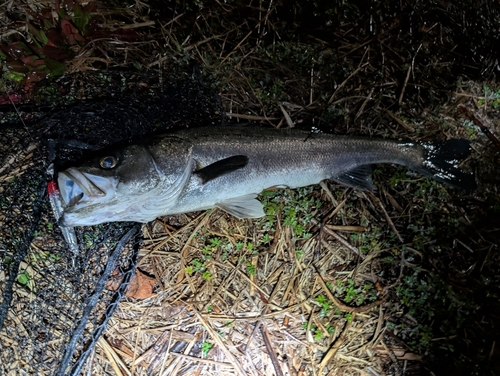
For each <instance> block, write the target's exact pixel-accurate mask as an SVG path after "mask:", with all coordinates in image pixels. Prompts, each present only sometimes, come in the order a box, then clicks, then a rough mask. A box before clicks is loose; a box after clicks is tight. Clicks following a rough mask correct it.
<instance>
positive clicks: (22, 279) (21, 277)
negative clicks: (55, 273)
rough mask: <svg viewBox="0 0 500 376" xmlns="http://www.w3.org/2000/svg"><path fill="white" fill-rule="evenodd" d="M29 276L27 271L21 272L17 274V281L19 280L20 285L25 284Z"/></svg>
mask: <svg viewBox="0 0 500 376" xmlns="http://www.w3.org/2000/svg"><path fill="white" fill-rule="evenodd" d="M30 279H31V276H30V275H29V273H28V272H22V273H21V274H19V275H18V276H17V282H19V283H20V284H21V285H23V286H26V285H27V284H28V282H29V281H30Z"/></svg>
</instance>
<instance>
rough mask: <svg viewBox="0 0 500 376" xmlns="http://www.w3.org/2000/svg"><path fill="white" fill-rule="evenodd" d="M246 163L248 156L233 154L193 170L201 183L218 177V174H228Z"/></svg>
mask: <svg viewBox="0 0 500 376" xmlns="http://www.w3.org/2000/svg"><path fill="white" fill-rule="evenodd" d="M247 164H248V157H247V156H246V155H233V156H232V157H228V158H224V159H221V160H220V161H217V162H214V163H212V164H210V165H208V166H206V167H204V168H202V169H201V170H198V171H195V174H197V175H198V176H199V177H200V178H201V180H202V182H203V184H205V183H206V182H208V181H210V180H213V179H215V178H218V177H219V176H222V175H225V174H228V173H230V172H233V171H236V170H239V169H240V168H242V167H245V166H246V165H247Z"/></svg>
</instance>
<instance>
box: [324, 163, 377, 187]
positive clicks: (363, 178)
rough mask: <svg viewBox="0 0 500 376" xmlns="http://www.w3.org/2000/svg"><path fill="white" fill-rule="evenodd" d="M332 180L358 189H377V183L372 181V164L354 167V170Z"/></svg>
mask: <svg viewBox="0 0 500 376" xmlns="http://www.w3.org/2000/svg"><path fill="white" fill-rule="evenodd" d="M332 180H335V181H336V182H338V183H340V184H343V185H347V186H348V187H352V188H356V189H362V190H370V191H372V190H374V189H375V185H374V184H373V181H372V168H371V166H370V165H363V166H359V167H356V168H353V169H352V170H349V171H346V172H344V173H342V174H340V175H338V176H334V177H332Z"/></svg>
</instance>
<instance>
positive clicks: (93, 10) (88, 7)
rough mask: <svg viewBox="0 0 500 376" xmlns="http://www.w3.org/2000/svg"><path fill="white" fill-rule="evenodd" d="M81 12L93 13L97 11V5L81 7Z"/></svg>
mask: <svg viewBox="0 0 500 376" xmlns="http://www.w3.org/2000/svg"><path fill="white" fill-rule="evenodd" d="M83 10H84V11H85V12H95V11H96V10H97V3H92V2H90V3H88V4H86V5H84V6H83Z"/></svg>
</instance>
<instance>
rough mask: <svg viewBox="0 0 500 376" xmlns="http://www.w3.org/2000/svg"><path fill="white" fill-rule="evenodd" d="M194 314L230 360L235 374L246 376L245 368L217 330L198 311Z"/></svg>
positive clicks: (194, 310)
mask: <svg viewBox="0 0 500 376" xmlns="http://www.w3.org/2000/svg"><path fill="white" fill-rule="evenodd" d="M193 312H194V314H195V315H196V316H197V317H198V320H200V324H201V325H203V327H204V328H205V329H206V330H207V332H208V333H209V334H210V336H211V337H212V339H213V340H214V341H215V343H217V346H219V348H220V349H221V351H222V352H223V353H224V355H225V356H226V357H227V358H228V360H229V361H230V362H231V365H232V366H233V367H234V370H235V373H237V374H239V375H241V376H246V373H245V371H244V370H243V367H242V366H241V364H240V363H239V361H238V359H236V357H235V356H234V355H233V353H232V352H231V351H229V349H228V348H227V347H226V345H225V344H224V342H222V339H221V337H220V335H219V334H218V333H217V332H215V330H214V329H213V328H212V326H211V325H210V323H209V322H208V321H207V320H205V318H204V317H203V315H202V314H201V313H200V312H198V310H196V309H193Z"/></svg>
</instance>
